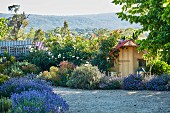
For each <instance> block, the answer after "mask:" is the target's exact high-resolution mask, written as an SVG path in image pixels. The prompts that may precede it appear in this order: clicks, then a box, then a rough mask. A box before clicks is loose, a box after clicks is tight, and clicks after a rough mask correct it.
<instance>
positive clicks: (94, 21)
mask: <svg viewBox="0 0 170 113" xmlns="http://www.w3.org/2000/svg"><path fill="white" fill-rule="evenodd" d="M9 16H10V15H9V14H2V13H0V17H5V18H7V17H9ZM28 20H29V23H30V24H29V26H28V27H27V30H29V29H30V28H31V27H33V28H34V29H39V28H42V29H43V30H45V31H47V30H52V29H54V28H56V27H61V26H63V23H64V20H66V21H68V24H69V28H70V29H76V28H81V29H93V28H98V29H99V28H108V29H110V30H111V29H122V28H123V29H125V28H139V27H140V26H139V25H137V24H130V23H129V22H127V21H121V19H119V18H118V17H117V15H116V14H115V13H106V14H93V15H78V16H51V15H33V14H31V15H30V16H29V18H28Z"/></svg>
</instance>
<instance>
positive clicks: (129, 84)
mask: <svg viewBox="0 0 170 113" xmlns="http://www.w3.org/2000/svg"><path fill="white" fill-rule="evenodd" d="M143 80H144V78H143V77H142V76H141V75H134V74H130V75H129V76H128V77H126V78H124V80H123V88H124V89H126V90H143V89H145V83H144V81H143Z"/></svg>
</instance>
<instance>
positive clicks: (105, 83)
mask: <svg viewBox="0 0 170 113" xmlns="http://www.w3.org/2000/svg"><path fill="white" fill-rule="evenodd" d="M99 88H100V89H121V88H122V78H118V77H110V76H103V77H102V78H101V79H100V82H99Z"/></svg>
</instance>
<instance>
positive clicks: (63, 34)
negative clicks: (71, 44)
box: [60, 21, 70, 37]
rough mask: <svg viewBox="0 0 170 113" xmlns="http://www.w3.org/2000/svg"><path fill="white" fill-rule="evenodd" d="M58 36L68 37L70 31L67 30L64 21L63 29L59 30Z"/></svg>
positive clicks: (66, 24)
mask: <svg viewBox="0 0 170 113" xmlns="http://www.w3.org/2000/svg"><path fill="white" fill-rule="evenodd" d="M60 34H61V36H62V37H65V36H69V35H70V30H69V28H68V22H67V21H64V27H62V28H61V31H60Z"/></svg>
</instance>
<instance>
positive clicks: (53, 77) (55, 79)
mask: <svg viewBox="0 0 170 113" xmlns="http://www.w3.org/2000/svg"><path fill="white" fill-rule="evenodd" d="M58 71H59V69H58V68H57V67H55V66H51V67H50V72H48V71H43V73H40V74H39V77H42V78H44V79H45V80H47V81H50V82H52V85H55V86H58V85H59V82H60V78H59V75H58V73H59V72H58Z"/></svg>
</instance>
